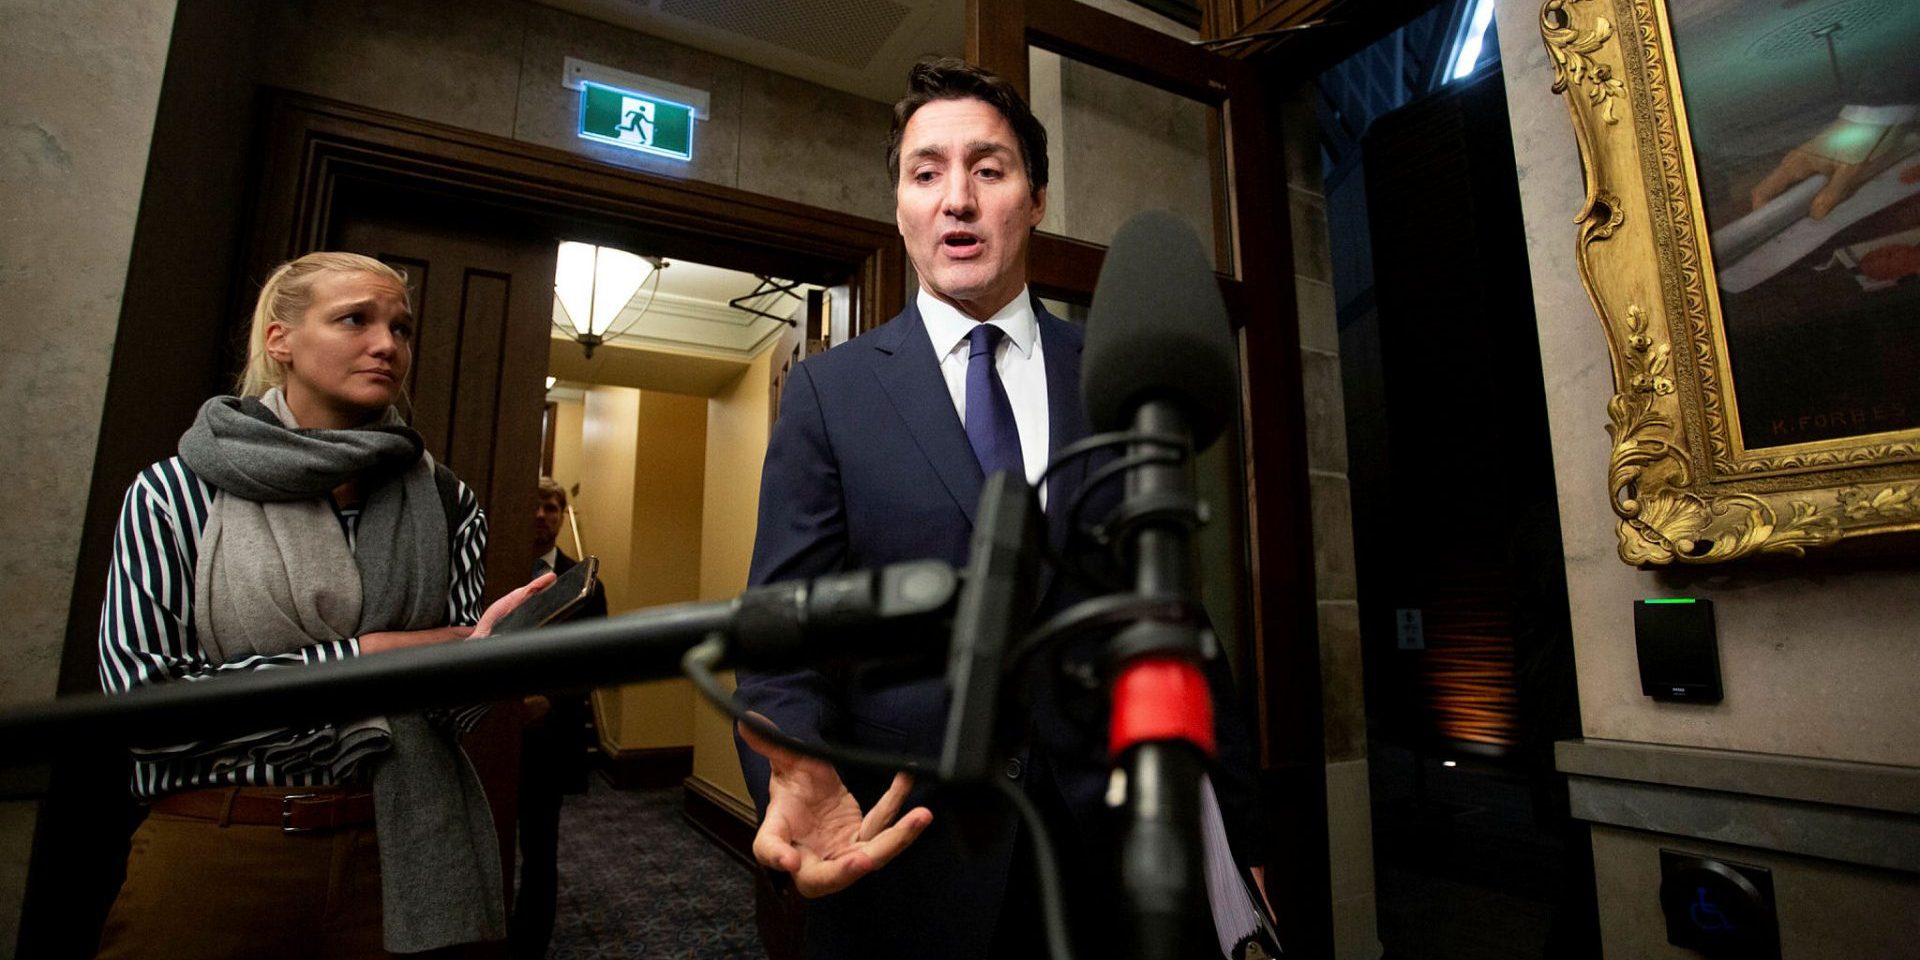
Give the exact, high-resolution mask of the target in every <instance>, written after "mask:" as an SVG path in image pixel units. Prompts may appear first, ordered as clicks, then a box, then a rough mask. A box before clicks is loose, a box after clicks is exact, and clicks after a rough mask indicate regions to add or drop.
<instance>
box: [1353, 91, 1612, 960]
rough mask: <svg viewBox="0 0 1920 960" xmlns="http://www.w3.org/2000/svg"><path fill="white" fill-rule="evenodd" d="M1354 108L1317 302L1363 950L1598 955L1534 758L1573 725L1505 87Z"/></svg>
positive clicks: (1559, 787) (1578, 867)
mask: <svg viewBox="0 0 1920 960" xmlns="http://www.w3.org/2000/svg"><path fill="white" fill-rule="evenodd" d="M1496 62H1497V61H1496ZM1356 119H1357V120H1359V121H1361V126H1360V129H1361V130H1364V133H1363V134H1361V135H1360V136H1358V137H1357V142H1352V141H1350V142H1349V143H1348V144H1347V145H1346V146H1347V147H1348V155H1347V158H1346V159H1347V168H1346V170H1345V171H1342V172H1344V173H1347V174H1351V176H1350V177H1348V178H1347V179H1346V181H1345V182H1344V183H1334V184H1331V185H1330V187H1329V190H1328V192H1329V195H1330V208H1331V210H1330V217H1329V219H1330V228H1331V231H1332V233H1333V234H1334V237H1333V242H1334V246H1335V248H1336V249H1337V250H1341V249H1344V253H1345V255H1346V256H1347V257H1348V259H1349V264H1351V263H1354V262H1358V263H1360V264H1361V265H1362V267H1363V269H1359V270H1356V269H1352V268H1351V266H1349V269H1347V270H1345V271H1341V270H1339V269H1338V268H1337V269H1336V297H1337V298H1338V300H1339V302H1340V304H1341V313H1340V334H1341V365H1342V370H1343V379H1344V381H1345V392H1346V401H1347V416H1348V444H1349V453H1350V461H1351V463H1352V465H1353V470H1352V475H1351V476H1352V493H1353V504H1354V507H1353V512H1354V541H1355V557H1356V564H1357V567H1358V572H1359V577H1360V580H1359V599H1360V611H1361V619H1362V634H1363V650H1364V657H1365V670H1366V689H1367V714H1368V717H1367V719H1368V729H1369V746H1368V755H1369V761H1370V772H1371V784H1370V786H1371V791H1372V802H1373V828H1374V834H1373V836H1374V852H1375V877H1376V896H1377V901H1378V904H1379V932H1380V939H1381V943H1382V945H1383V947H1384V948H1385V951H1386V956H1388V957H1391V958H1399V960H1450V958H1464V957H1475V958H1500V960H1507V958H1511V960H1519V958H1543V957H1552V958H1556V960H1558V958H1562V957H1568V958H1578V957H1583V956H1597V955H1598V945H1597V936H1598V930H1597V925H1596V920H1595V917H1594V915H1593V903H1594V899H1593V892H1592V891H1593V875H1592V867H1591V853H1590V849H1589V846H1588V839H1587V836H1586V831H1585V829H1584V827H1583V826H1581V825H1580V824H1578V823H1577V822H1575V821H1573V820H1572V819H1571V818H1570V817H1569V815H1568V810H1567V797H1566V791H1565V778H1564V777H1562V776H1560V775H1558V774H1557V773H1556V772H1555V771H1554V766H1553V743H1554V741H1556V740H1560V739H1566V738H1570V737H1577V736H1579V733H1580V720H1579V706H1578V699H1577V693H1576V688H1575V683H1574V665H1573V647H1572V632H1571V628H1570V624H1569V620H1568V607H1567V596H1566V581H1565V561H1564V555H1563V552H1562V546H1561V540H1560V529H1559V512H1558V497H1557V493H1556V489H1555V483H1554V473H1553V454H1552V445H1551V439H1550V437H1549V434H1548V427H1547V421H1546V402H1545V392H1544V387H1543V384H1542V381H1541V372H1540V354H1539V345H1538V340H1537V335H1536V328H1535V323H1534V314H1533V296H1532V288H1531V283H1530V275H1529V271H1528V264H1527V257H1526V239H1525V234H1524V230H1523V227H1522V222H1521V215H1520V206H1519V190H1518V183H1517V179H1516V176H1515V172H1514V167H1513V150H1512V142H1511V137H1510V130H1509V127H1508V120H1507V110H1506V91H1505V86H1504V84H1503V82H1502V77H1501V74H1500V72H1499V70H1498V68H1497V66H1491V67H1489V66H1483V67H1482V68H1481V69H1480V70H1479V72H1477V73H1475V74H1473V75H1471V76H1468V77H1465V78H1461V79H1458V80H1455V81H1452V82H1443V83H1441V84H1440V85H1438V86H1436V87H1434V88H1433V89H1432V90H1431V92H1426V93H1421V94H1417V95H1415V96H1413V97H1412V98H1411V100H1410V101H1409V102H1404V103H1403V104H1402V105H1400V106H1398V107H1397V108H1395V109H1392V110H1391V111H1390V112H1384V113H1382V114H1381V115H1379V116H1377V117H1361V118H1355V117H1353V116H1347V117H1344V118H1343V121H1342V122H1343V123H1345V124H1347V129H1348V130H1353V123H1354V122H1355V120H1356ZM1354 148H1357V149H1354ZM1343 234H1344V235H1343ZM1339 256H1340V254H1336V260H1338V259H1339Z"/></svg>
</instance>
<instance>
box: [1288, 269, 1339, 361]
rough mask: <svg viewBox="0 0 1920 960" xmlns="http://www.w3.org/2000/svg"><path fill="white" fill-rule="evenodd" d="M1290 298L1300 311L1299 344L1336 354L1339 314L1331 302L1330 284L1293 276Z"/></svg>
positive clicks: (1331, 291)
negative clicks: (1291, 297)
mask: <svg viewBox="0 0 1920 960" xmlns="http://www.w3.org/2000/svg"><path fill="white" fill-rule="evenodd" d="M1293 299H1294V306H1295V308H1296V309H1297V310H1298V311H1299V314H1300V346H1302V347H1305V348H1306V349H1308V350H1320V351H1324V352H1326V353H1335V354H1337V353H1339V352H1340V328H1339V321H1340V315H1339V309H1338V308H1337V307H1336V306H1335V305H1334V298H1333V284H1331V283H1328V282H1327V281H1325V280H1311V279H1308V278H1306V277H1301V276H1295V277H1294V278H1293Z"/></svg>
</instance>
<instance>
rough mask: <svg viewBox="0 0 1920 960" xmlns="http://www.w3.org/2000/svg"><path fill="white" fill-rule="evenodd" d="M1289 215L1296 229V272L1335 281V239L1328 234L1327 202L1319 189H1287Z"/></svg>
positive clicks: (1313, 278)
mask: <svg viewBox="0 0 1920 960" xmlns="http://www.w3.org/2000/svg"><path fill="white" fill-rule="evenodd" d="M1287 215H1288V218H1289V219H1290V220H1291V221H1292V229H1293V272H1294V275H1295V276H1297V277H1304V278H1306V279H1308V280H1318V281H1320V282H1322V283H1332V282H1333V241H1332V240H1331V239H1330V238H1329V237H1328V234H1327V201H1326V198H1324V197H1322V196H1320V194H1319V193H1318V192H1317V191H1314V190H1304V189H1301V188H1299V187H1295V186H1289V187H1288V188H1287Z"/></svg>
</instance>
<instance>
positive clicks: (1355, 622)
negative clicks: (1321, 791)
mask: <svg viewBox="0 0 1920 960" xmlns="http://www.w3.org/2000/svg"><path fill="white" fill-rule="evenodd" d="M1318 607H1319V610H1318V612H1319V621H1320V715H1321V722H1322V723H1323V724H1324V728H1323V733H1324V736H1325V740H1326V750H1327V762H1328V763H1330V764H1332V763H1339V762H1342V761H1349V760H1363V759H1365V758H1366V756H1367V703H1366V685H1365V683H1364V682H1363V680H1364V674H1363V668H1362V660H1361V652H1360V605H1359V604H1358V603H1356V602H1354V601H1351V600H1323V601H1321V602H1320V603H1319V605H1318ZM1337 893H1338V891H1336V894H1337Z"/></svg>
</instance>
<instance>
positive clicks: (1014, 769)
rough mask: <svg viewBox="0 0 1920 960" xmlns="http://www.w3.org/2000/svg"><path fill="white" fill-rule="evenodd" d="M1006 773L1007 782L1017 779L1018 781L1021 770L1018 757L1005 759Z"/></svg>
mask: <svg viewBox="0 0 1920 960" xmlns="http://www.w3.org/2000/svg"><path fill="white" fill-rule="evenodd" d="M1006 771H1007V779H1008V780H1018V779H1020V773H1021V768H1020V758H1019V757H1008V758H1007V766H1006Z"/></svg>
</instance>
